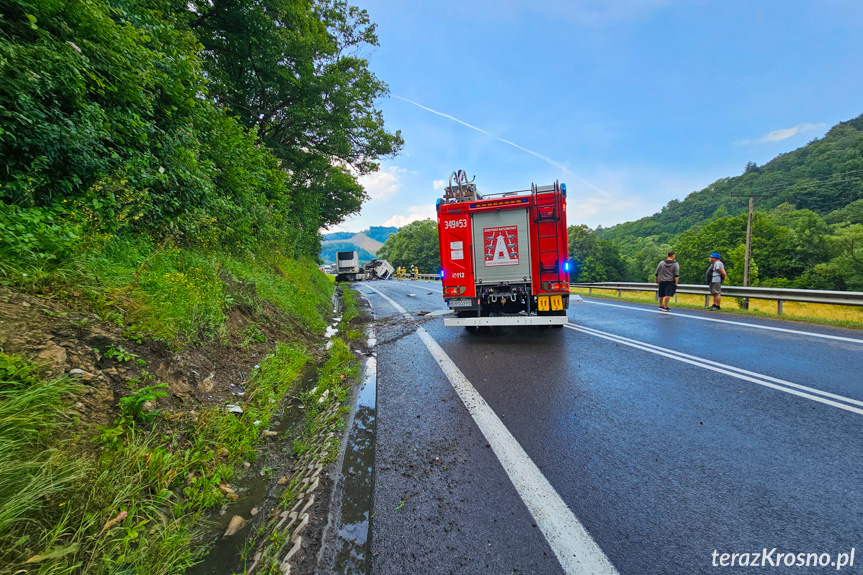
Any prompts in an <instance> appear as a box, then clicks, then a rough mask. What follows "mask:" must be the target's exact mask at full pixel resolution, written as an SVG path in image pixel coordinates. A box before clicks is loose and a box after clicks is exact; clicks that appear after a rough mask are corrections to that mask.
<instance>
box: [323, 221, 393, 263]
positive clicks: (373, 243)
mask: <svg viewBox="0 0 863 575" xmlns="http://www.w3.org/2000/svg"><path fill="white" fill-rule="evenodd" d="M396 231H398V228H395V227H383V226H372V227H370V228H369V229H367V230H365V231H362V232H359V233H357V234H354V233H351V232H333V233H329V234H324V241H323V242H321V259H322V260H324V263H335V261H336V255H335V254H336V252H342V251H351V250H357V252H358V253H359V256H360V261H362V262H367V261H369V260H371V259H374V257H375V253H376V252H377V251H378V250H379V249H381V246H383V245H384V242H385V241H386V239H387V238H388V237H390V236H391V235H392V234H394V233H395V232H396Z"/></svg>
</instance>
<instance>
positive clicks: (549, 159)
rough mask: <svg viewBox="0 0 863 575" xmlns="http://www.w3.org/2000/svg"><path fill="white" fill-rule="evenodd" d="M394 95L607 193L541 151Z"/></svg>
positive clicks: (600, 191) (394, 96)
mask: <svg viewBox="0 0 863 575" xmlns="http://www.w3.org/2000/svg"><path fill="white" fill-rule="evenodd" d="M392 97H393V98H395V99H397V100H401V101H402V102H407V103H408V104H413V105H414V106H416V107H417V108H422V109H423V110H425V111H427V112H431V113H432V114H437V115H438V116H441V117H443V118H446V119H448V120H452V121H453V122H458V123H459V124H461V125H462V126H466V127H468V128H470V129H471V130H476V131H477V132H479V133H481V134H485V135H486V136H491V137H492V138H494V139H495V140H497V141H498V142H503V143H504V144H507V145H509V146H512V147H513V148H516V149H518V150H521V151H522V152H525V153H527V154H530V155H531V156H535V157H537V158H539V159H540V160H543V161H545V162H548V163H549V164H551V165H552V166H554V167H555V168H557V169H559V170H561V171H563V172H566V173H567V174H569V175H570V176H572V177H573V178H575V179H577V180H578V181H580V182H581V183H583V184H584V185H586V186H589V187H591V188H593V189H594V190H596V191H597V192H599V193H601V194H605V193H606V192H605V190H602V189H600V188H598V187H597V186H595V185H593V184H592V183H590V182H588V181H587V180H585V179H584V178H582V177H581V176H579V175H578V174H576V173H574V172H573V171H572V170H570V169H569V168H567V167H566V166H564V165H563V164H561V163H560V162H556V161H554V160H552V159H551V158H549V157H548V156H543V155H542V154H540V153H539V152H534V151H533V150H528V149H527V148H524V147H522V146H519V145H518V144H516V143H515V142H510V141H509V140H504V139H503V138H500V137H498V136H495V135H494V134H492V133H491V132H487V131H486V130H483V129H482V128H478V127H476V126H474V125H473V124H468V123H467V122H465V121H463V120H459V119H458V118H456V117H455V116H450V115H449V114H444V113H443V112H438V111H437V110H433V109H432V108H429V107H427V106H423V105H422V104H420V103H419V102H414V101H413V100H408V99H407V98H402V97H401V96H396V95H392Z"/></svg>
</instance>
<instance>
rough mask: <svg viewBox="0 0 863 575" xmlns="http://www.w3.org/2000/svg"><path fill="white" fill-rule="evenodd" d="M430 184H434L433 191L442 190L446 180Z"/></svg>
mask: <svg viewBox="0 0 863 575" xmlns="http://www.w3.org/2000/svg"><path fill="white" fill-rule="evenodd" d="M432 184H434V189H436V190H442V189H443V188H444V186H446V180H435V181H434V182H432Z"/></svg>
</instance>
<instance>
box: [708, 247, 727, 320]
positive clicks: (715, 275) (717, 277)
mask: <svg viewBox="0 0 863 575" xmlns="http://www.w3.org/2000/svg"><path fill="white" fill-rule="evenodd" d="M726 277H728V274H726V273H725V264H723V263H722V256H721V255H719V253H718V252H713V253H712V254H710V267H709V268H707V274H706V275H705V278H704V279H705V281H706V282H707V285H709V286H710V295H712V296H713V305H712V306H710V308H709V309H712V310H715V311H719V310H721V309H722V307H721V303H722V282H723V281H725V278H726Z"/></svg>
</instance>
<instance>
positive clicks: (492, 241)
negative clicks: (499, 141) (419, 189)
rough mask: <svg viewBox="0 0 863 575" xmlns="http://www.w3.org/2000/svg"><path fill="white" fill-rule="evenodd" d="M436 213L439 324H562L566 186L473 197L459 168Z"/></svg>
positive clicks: (566, 277) (565, 287)
mask: <svg viewBox="0 0 863 575" xmlns="http://www.w3.org/2000/svg"><path fill="white" fill-rule="evenodd" d="M437 214H438V236H439V240H440V251H441V254H440V260H441V272H440V273H441V280H442V283H443V297H444V301H446V303H447V305H448V306H449V308H450V309H451V310H452V311H453V313H452V315H450V316H447V317H444V325H462V326H465V327H467V328H468V329H471V330H473V329H475V328H477V327H478V326H498V325H552V326H557V327H562V326H563V324H565V323H566V322H567V318H566V310H567V308H568V307H569V260H568V245H567V235H566V184H559V183H557V182H555V183H554V184H552V185H548V186H536V185H533V184H532V185H531V187H530V190H522V191H516V192H504V193H500V194H484V195H480V194H479V193H477V189H476V185H475V184H474V183H473V180H468V178H467V174H466V173H465V172H464V171H462V170H459V171H458V172H453V174H452V175H451V176H450V179H449V186H447V187H446V188H445V189H444V196H443V198H440V199H438V200H437Z"/></svg>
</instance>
